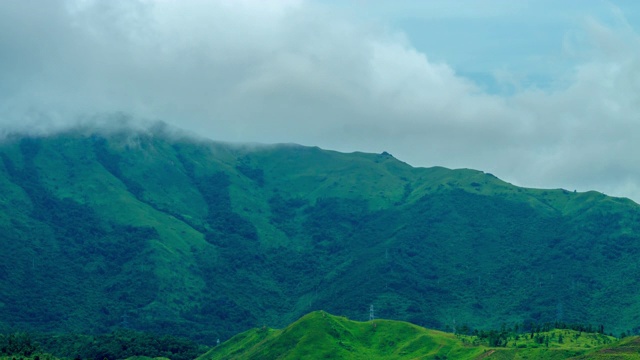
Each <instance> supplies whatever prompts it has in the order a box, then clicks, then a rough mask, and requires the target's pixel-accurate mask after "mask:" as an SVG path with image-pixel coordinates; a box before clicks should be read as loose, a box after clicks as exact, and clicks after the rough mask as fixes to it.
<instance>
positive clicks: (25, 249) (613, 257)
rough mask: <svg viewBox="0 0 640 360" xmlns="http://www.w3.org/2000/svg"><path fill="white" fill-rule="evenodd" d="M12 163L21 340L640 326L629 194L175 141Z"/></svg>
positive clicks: (123, 139)
mask: <svg viewBox="0 0 640 360" xmlns="http://www.w3.org/2000/svg"><path fill="white" fill-rule="evenodd" d="M32 143H35V144H32ZM0 153H1V154H2V155H3V162H2V163H1V164H0V174H1V175H2V176H0V190H1V191H0V227H1V228H2V235H1V236H0V241H1V242H2V246H3V247H4V249H7V250H6V251H7V253H8V254H10V256H11V259H12V262H11V263H9V262H6V261H5V262H3V263H0V287H2V289H3V290H4V289H6V291H3V292H2V293H0V313H2V316H3V318H4V319H6V321H5V323H4V324H3V325H4V326H9V327H12V328H21V327H24V326H36V328H38V329H40V330H80V331H98V332H100V331H106V330H108V329H111V328H113V327H116V326H118V325H120V324H122V322H123V318H124V319H125V320H126V321H128V322H129V324H131V326H134V327H135V328H139V329H151V330H154V331H170V332H173V333H177V334H183V335H185V334H190V333H191V332H193V331H198V332H199V335H198V336H200V338H199V340H200V341H204V342H207V343H211V342H213V341H214V339H216V338H217V337H222V338H223V339H225V338H227V337H228V336H230V335H232V334H235V333H237V332H239V331H241V330H244V329H247V328H250V327H253V326H256V325H260V324H263V323H266V324H269V325H275V326H283V325H284V324H286V323H289V322H292V321H293V320H295V319H296V318H298V317H299V316H301V315H302V314H304V313H307V312H309V311H311V310H313V309H318V308H325V309H327V310H329V311H331V312H333V313H339V314H345V315H348V316H350V317H353V318H360V319H362V318H365V317H366V310H367V308H368V304H371V303H374V304H375V306H376V309H379V310H378V311H379V312H380V313H381V316H384V317H387V318H397V319H404V320H410V321H412V322H414V323H418V324H421V325H428V326H430V327H437V328H445V327H447V326H448V325H450V324H452V323H453V321H456V322H457V323H458V324H463V323H468V324H469V325H471V326H488V327H494V328H495V327H499V325H500V324H501V323H502V322H507V323H511V322H515V321H523V320H530V321H536V322H540V321H552V320H555V318H556V317H558V316H561V317H563V318H564V319H565V320H567V321H580V322H587V321H589V322H593V323H603V324H605V325H606V327H607V329H608V330H614V331H616V332H618V331H621V330H627V329H629V328H631V327H633V326H634V324H637V323H638V322H639V321H640V318H639V317H638V315H637V314H640V300H639V298H638V294H640V288H639V285H638V282H637V281H636V280H635V279H637V278H638V276H640V269H639V268H638V267H637V266H636V265H635V264H636V262H635V258H636V257H637V256H638V255H640V248H639V246H638V244H639V243H640V242H639V241H638V240H640V239H638V234H640V229H639V228H638V227H639V225H638V224H640V221H639V220H640V212H639V210H638V206H637V205H636V204H634V203H632V202H631V201H629V200H626V199H617V198H610V197H606V196H604V195H602V194H599V193H595V192H590V193H573V192H568V191H565V190H536V189H523V188H517V187H514V186H511V185H510V184H507V183H505V182H503V181H501V180H499V179H497V178H496V177H494V176H492V175H490V174H485V173H482V172H480V171H474V170H449V169H445V168H439V167H436V168H429V169H424V168H412V167H410V166H408V165H407V164H404V163H402V162H400V161H398V160H396V159H394V158H393V157H391V156H389V155H383V154H382V155H380V154H363V153H353V154H343V153H338V152H333V151H325V150H321V149H318V148H308V147H302V146H296V145H282V146H261V147H251V148H249V147H238V146H229V145H223V144H215V143H210V142H206V141H205V142H196V141H193V140H191V139H188V140H187V139H175V138H173V139H167V138H166V137H165V136H159V135H157V134H156V135H153V134H152V135H149V134H147V135H140V136H138V135H135V136H131V135H123V134H120V135H113V136H111V137H109V138H108V139H106V140H105V139H103V138H102V137H101V136H94V137H87V136H84V135H78V134H68V135H65V136H59V137H54V138H47V139H37V140H34V141H31V143H30V142H27V144H26V145H25V141H24V140H20V139H16V140H15V141H13V142H11V141H10V142H7V143H5V144H3V145H2V146H1V148H0ZM11 167H13V168H15V169H14V170H13V173H12V172H11V171H12V170H11ZM30 191H31V192H30ZM43 191H44V192H46V193H47V194H48V195H47V196H46V197H45V199H39V198H34V196H35V195H34V194H35V193H42V192H43ZM65 199H66V200H65ZM51 204H53V205H56V206H58V207H61V208H63V210H64V211H62V212H60V211H58V210H55V209H54V210H53V212H56V213H62V214H63V215H69V216H65V217H62V219H58V218H56V217H55V216H54V217H51V216H53V215H51V214H49V212H52V209H51ZM69 204H71V205H69ZM56 209H57V208H56ZM69 209H71V210H69ZM74 209H75V210H74ZM72 210H73V211H72ZM77 213H84V214H90V216H89V218H87V219H85V220H83V221H80V223H78V224H76V223H73V221H72V220H73V217H74V216H73V214H77ZM42 214H44V215H42ZM123 226H129V227H133V228H134V229H133V230H132V229H131V228H128V227H127V228H122V227H123ZM67 228H74V229H76V228H79V229H80V230H81V232H80V234H79V235H75V234H73V233H69V232H68V231H67V230H64V229H67ZM148 229H152V230H153V231H151V232H150V231H147V230H148ZM154 231H155V233H154ZM131 234H133V235H131ZM69 239H74V240H73V241H69ZM134 240H135V241H134ZM92 244H95V245H92ZM71 245H73V248H72V247H71ZM111 245H113V246H111ZM70 249H71V250H73V251H71V250H70ZM118 249H121V251H118ZM603 269H606V271H603ZM16 283H19V284H23V286H21V287H19V288H15V287H14V286H12V285H11V284H16ZM34 290H35V291H34ZM69 309H71V311H69ZM20 311H21V312H22V315H20ZM87 319H89V321H88V322H87Z"/></svg>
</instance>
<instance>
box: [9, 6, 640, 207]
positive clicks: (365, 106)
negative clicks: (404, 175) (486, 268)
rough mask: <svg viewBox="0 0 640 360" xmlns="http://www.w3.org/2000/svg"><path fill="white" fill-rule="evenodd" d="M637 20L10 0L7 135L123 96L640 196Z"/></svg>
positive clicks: (74, 119) (414, 160)
mask: <svg viewBox="0 0 640 360" xmlns="http://www.w3.org/2000/svg"><path fill="white" fill-rule="evenodd" d="M639 24H640V2H637V1H600V0H575V1H572V0H564V1H557V0H555V1H550V0H531V1H526V0H447V1H444V0H438V1H436V0H433V1H430V0H394V1H382V0H370V1H367V0H351V1H350V0H325V1H319V0H281V1H275V0H274V1H258V0H220V1H216V0H211V1H204V0H180V1H178V0H2V1H0V79H1V80H0V135H1V134H8V133H12V132H28V133H36V134H47V133H53V132H56V131H58V130H61V129H66V128H69V127H72V126H77V125H78V124H87V123H92V122H98V123H100V126H103V127H105V126H106V127H108V126H110V121H114V122H115V120H110V119H111V116H110V115H111V114H121V113H124V114H128V115H130V116H131V117H133V118H135V119H139V120H140V121H156V120H160V121H164V122H166V123H168V124H171V125H173V126H175V127H178V128H181V129H185V130H187V131H190V132H192V133H194V134H197V135H199V136H205V137H208V138H211V139H213V140H219V141H228V142H243V143H298V144H302V145H309V146H320V147H322V148H325V149H333V150H338V151H344V152H351V151H365V152H375V153H380V152H382V151H387V152H389V153H391V154H392V155H394V156H395V157H396V158H398V159H400V160H402V161H405V162H407V163H409V164H411V165H413V166H420V167H430V166H444V167H448V168H472V169H477V170H482V171H485V172H489V173H492V174H494V175H496V176H498V177H499V178H501V179H503V180H505V181H508V182H511V183H513V184H515V185H519V186H525V187H535V188H564V189H568V190H577V191H588V190H597V191H600V192H603V193H605V194H607V195H612V196H622V197H629V198H631V199H633V200H635V201H636V202H640V33H639V31H640V30H639V28H638V25H639ZM113 118H117V116H114V117H113ZM96 119H100V120H96ZM114 126H116V125H114Z"/></svg>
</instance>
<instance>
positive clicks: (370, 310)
mask: <svg viewBox="0 0 640 360" xmlns="http://www.w3.org/2000/svg"><path fill="white" fill-rule="evenodd" d="M373 319H375V316H373V304H371V306H370V307H369V321H371V320H373Z"/></svg>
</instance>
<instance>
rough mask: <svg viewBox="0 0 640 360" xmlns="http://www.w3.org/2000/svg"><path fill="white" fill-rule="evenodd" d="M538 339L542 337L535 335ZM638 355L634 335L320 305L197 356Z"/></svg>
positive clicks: (205, 359) (207, 359) (212, 359)
mask: <svg viewBox="0 0 640 360" xmlns="http://www.w3.org/2000/svg"><path fill="white" fill-rule="evenodd" d="M538 339H544V340H543V341H539V340H538ZM625 354H626V355H627V356H629V357H628V358H640V353H639V352H638V339H637V337H634V338H629V339H625V340H623V341H621V342H618V341H617V340H616V339H615V338H612V337H609V336H606V335H602V334H597V333H584V332H579V331H574V330H567V329H563V330H560V329H554V330H549V331H545V332H539V333H536V334H535V336H533V335H531V337H529V334H527V333H525V334H512V335H510V336H509V337H508V341H507V343H506V344H504V345H503V346H499V347H496V346H490V344H488V343H487V342H486V340H483V338H480V337H478V336H460V335H458V336H456V335H454V334H452V333H444V332H440V331H434V330H429V329H425V328H422V327H419V326H416V325H413V324H410V323H406V322H401V321H393V320H380V319H377V320H372V321H367V322H358V321H352V320H348V319H347V318H345V317H337V316H333V315H330V314H327V313H325V312H323V311H317V312H313V313H310V314H307V315H305V316H304V317H302V318H301V319H299V320H298V321H296V322H294V323H292V324H290V325H289V326H287V327H286V328H284V329H281V330H273V329H269V328H258V329H252V330H249V331H246V332H243V333H241V334H239V335H236V336H234V337H233V338H231V339H230V340H229V341H227V342H225V343H224V344H221V345H220V346H216V347H214V348H212V349H211V350H210V351H208V352H207V353H206V354H204V355H202V356H200V357H198V360H217V359H235V360H250V359H263V360H264V359H283V360H284V359H327V358H328V359H396V360H401V359H449V360H455V359H464V360H468V359H527V358H528V359H569V358H574V357H576V356H579V358H581V359H582V358H584V359H595V358H607V356H622V355H625Z"/></svg>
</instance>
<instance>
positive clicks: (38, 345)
mask: <svg viewBox="0 0 640 360" xmlns="http://www.w3.org/2000/svg"><path fill="white" fill-rule="evenodd" d="M205 351H207V348H206V347H204V346H200V345H198V344H196V343H194V342H193V341H191V340H187V339H181V338H176V337H173V336H168V335H163V336H154V335H151V334H147V333H142V332H138V331H132V330H118V331H115V332H113V333H110V334H103V335H96V336H88V335H78V334H65V335H51V334H28V333H15V334H7V335H2V334H0V359H2V357H3V356H6V357H8V358H14V357H17V358H29V359H35V358H36V357H37V358H39V359H43V360H44V359H48V358H65V359H91V360H104V359H108V360H115V359H127V358H134V357H136V356H145V357H148V358H170V359H172V360H192V359H195V358H196V357H198V356H199V355H201V354H202V353H204V352H205Z"/></svg>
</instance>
